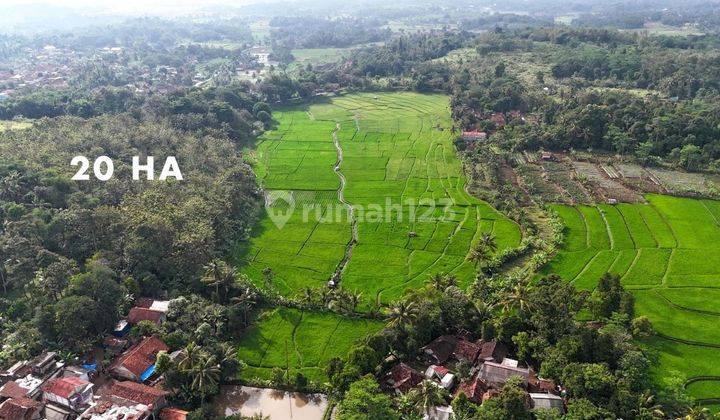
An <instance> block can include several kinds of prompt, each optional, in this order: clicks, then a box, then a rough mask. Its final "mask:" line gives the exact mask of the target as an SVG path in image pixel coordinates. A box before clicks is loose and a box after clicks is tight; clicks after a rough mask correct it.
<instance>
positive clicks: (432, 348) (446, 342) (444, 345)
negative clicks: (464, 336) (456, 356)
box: [423, 335, 458, 364]
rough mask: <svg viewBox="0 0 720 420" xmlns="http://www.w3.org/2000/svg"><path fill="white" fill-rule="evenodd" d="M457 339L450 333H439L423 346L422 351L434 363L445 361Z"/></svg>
mask: <svg viewBox="0 0 720 420" xmlns="http://www.w3.org/2000/svg"><path fill="white" fill-rule="evenodd" d="M457 341H458V340H457V339H456V338H455V337H453V336H452V335H441V336H440V337H438V338H436V339H434V340H433V341H432V342H431V343H430V344H428V345H427V346H425V347H423V351H424V352H425V354H426V355H428V356H429V357H430V358H431V359H432V360H433V361H434V362H435V363H438V364H439V363H445V361H446V360H447V359H449V358H450V355H452V354H453V352H454V351H455V346H457Z"/></svg>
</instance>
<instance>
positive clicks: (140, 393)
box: [109, 381, 168, 406]
mask: <svg viewBox="0 0 720 420" xmlns="http://www.w3.org/2000/svg"><path fill="white" fill-rule="evenodd" d="M109 394H110V395H112V396H114V397H118V398H122V399H125V400H128V401H132V402H136V403H138V404H145V405H148V406H149V405H151V404H152V405H157V404H158V403H159V402H160V401H161V400H162V399H163V398H165V396H166V395H167V394H168V392H165V391H163V390H162V389H158V388H153V387H151V386H147V385H143V384H139V383H137V382H132V381H122V382H115V383H114V384H113V386H112V387H111V388H110V392H109Z"/></svg>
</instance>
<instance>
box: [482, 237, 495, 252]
mask: <svg viewBox="0 0 720 420" xmlns="http://www.w3.org/2000/svg"><path fill="white" fill-rule="evenodd" d="M480 243H481V244H482V245H483V246H484V247H485V248H487V249H488V251H490V252H491V253H492V252H495V251H497V248H498V247H497V242H496V241H495V237H494V236H493V235H491V234H490V233H487V232H486V233H483V234H482V236H481V237H480Z"/></svg>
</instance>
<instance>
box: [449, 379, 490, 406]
mask: <svg viewBox="0 0 720 420" xmlns="http://www.w3.org/2000/svg"><path fill="white" fill-rule="evenodd" d="M487 390H488V385H487V384H486V383H485V382H483V380H482V379H479V378H478V377H477V376H474V377H472V378H471V379H468V380H466V381H463V382H462V383H461V384H460V386H459V387H458V390H457V391H456V392H455V397H457V396H458V395H460V394H465V396H466V397H467V399H468V400H470V401H472V402H474V403H475V404H482V402H483V394H484V393H485V391H487Z"/></svg>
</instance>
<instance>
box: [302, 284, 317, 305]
mask: <svg viewBox="0 0 720 420" xmlns="http://www.w3.org/2000/svg"><path fill="white" fill-rule="evenodd" d="M300 301H301V302H302V303H303V304H305V305H307V306H313V304H314V303H315V290H314V289H313V288H312V287H310V286H305V287H303V289H302V295H301V296H300Z"/></svg>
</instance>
